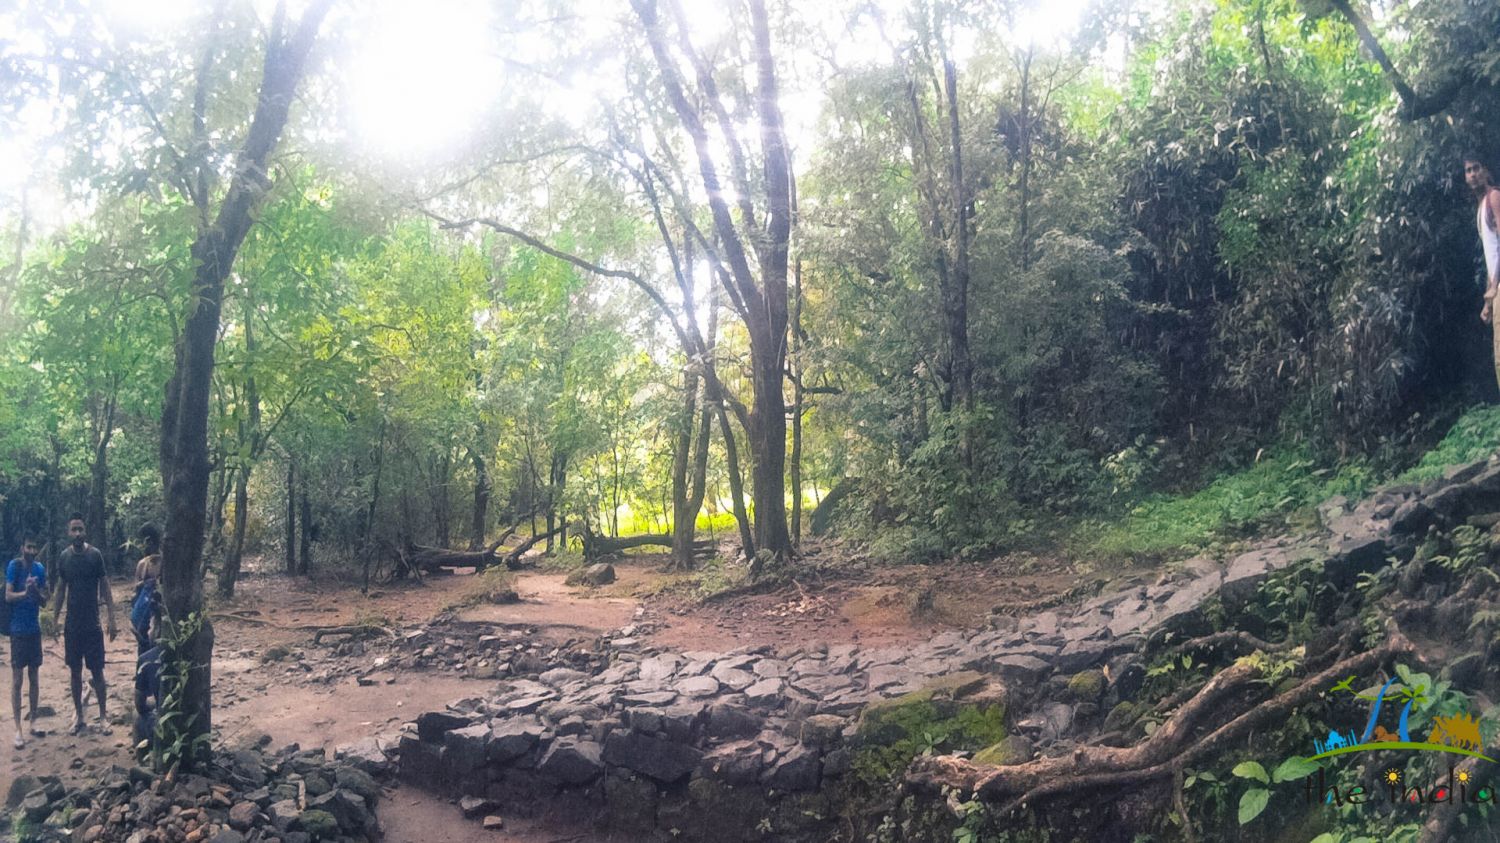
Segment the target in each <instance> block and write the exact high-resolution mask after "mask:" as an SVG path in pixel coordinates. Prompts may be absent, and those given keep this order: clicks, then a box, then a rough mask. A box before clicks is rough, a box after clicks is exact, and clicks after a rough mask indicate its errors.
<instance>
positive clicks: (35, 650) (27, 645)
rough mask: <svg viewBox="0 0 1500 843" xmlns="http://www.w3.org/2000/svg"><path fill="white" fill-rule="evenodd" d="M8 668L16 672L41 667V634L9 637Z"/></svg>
mask: <svg viewBox="0 0 1500 843" xmlns="http://www.w3.org/2000/svg"><path fill="white" fill-rule="evenodd" d="M10 666H11V667H13V668H15V669H16V670H20V669H21V668H23V667H41V666H42V634H41V633H40V632H38V633H37V634H35V635H15V634H12V635H11V636H10Z"/></svg>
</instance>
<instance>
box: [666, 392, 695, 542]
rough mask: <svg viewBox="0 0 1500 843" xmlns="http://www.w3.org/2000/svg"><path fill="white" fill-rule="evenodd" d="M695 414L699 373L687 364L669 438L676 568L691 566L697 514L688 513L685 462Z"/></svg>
mask: <svg viewBox="0 0 1500 843" xmlns="http://www.w3.org/2000/svg"><path fill="white" fill-rule="evenodd" d="M697 415H698V375H697V374H696V373H695V372H694V371H693V370H692V368H691V367H689V368H688V369H687V370H686V371H684V372H683V373H682V410H681V411H680V412H679V413H678V415H677V435H676V436H674V437H673V438H672V567H673V568H675V569H677V570H679V571H688V570H691V569H692V567H693V527H694V522H696V520H697V517H696V515H697V514H696V512H694V513H693V514H692V515H690V514H689V513H688V499H689V498H690V497H691V495H690V493H689V490H688V466H689V465H691V464H692V461H693V455H692V453H691V451H692V447H693V427H694V425H693V422H694V420H695V419H696V417H697ZM689 519H691V520H689Z"/></svg>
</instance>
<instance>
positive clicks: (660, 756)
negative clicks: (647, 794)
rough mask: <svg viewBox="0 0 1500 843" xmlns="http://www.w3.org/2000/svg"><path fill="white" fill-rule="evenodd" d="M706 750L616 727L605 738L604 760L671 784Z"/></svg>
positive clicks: (690, 768) (685, 772) (688, 771)
mask: <svg viewBox="0 0 1500 843" xmlns="http://www.w3.org/2000/svg"><path fill="white" fill-rule="evenodd" d="M702 759H703V753H702V752H700V751H699V750H697V749H694V748H693V747H691V746H685V745H683V744H680V743H674V742H672V741H669V740H666V739H664V738H658V737H655V736H652V735H643V734H641V733H639V732H635V731H625V730H616V731H614V732H611V733H610V734H609V737H608V738H606V739H605V741H604V760H605V761H607V762H609V763H610V764H614V765H617V766H620V767H626V768H628V769H631V770H634V771H636V772H637V773H644V774H646V775H648V776H650V777H651V778H653V779H656V780H657V781H659V782H661V783H663V784H671V783H673V782H676V781H679V780H680V779H682V778H683V777H684V776H686V775H687V774H688V773H691V772H692V771H693V770H694V769H695V768H696V767H697V766H698V763H699V762H700V761H701V760H702Z"/></svg>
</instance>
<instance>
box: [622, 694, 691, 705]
mask: <svg viewBox="0 0 1500 843" xmlns="http://www.w3.org/2000/svg"><path fill="white" fill-rule="evenodd" d="M676 699H677V692H676V691H652V692H650V693H644V694H626V695H625V696H623V697H621V698H620V702H623V703H625V704H626V705H666V704H668V703H670V702H673V701H675V700H676Z"/></svg>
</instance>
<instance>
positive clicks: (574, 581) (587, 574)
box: [565, 562, 615, 588]
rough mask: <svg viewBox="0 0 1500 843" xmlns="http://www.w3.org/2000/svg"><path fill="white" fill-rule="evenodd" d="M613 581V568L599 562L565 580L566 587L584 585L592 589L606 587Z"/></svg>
mask: <svg viewBox="0 0 1500 843" xmlns="http://www.w3.org/2000/svg"><path fill="white" fill-rule="evenodd" d="M614 581H615V568H614V566H613V565H610V564H609V563H607V562H600V563H598V564H596V565H590V566H588V567H587V568H580V569H578V570H576V571H574V572H573V573H571V574H569V575H568V578H567V580H565V582H566V583H567V584H568V585H573V586H578V585H585V586H591V587H594V588H597V587H599V586H601V585H608V584H610V583H612V582H614Z"/></svg>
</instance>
